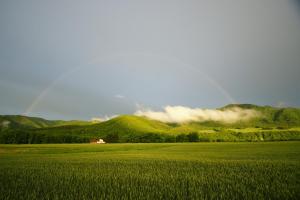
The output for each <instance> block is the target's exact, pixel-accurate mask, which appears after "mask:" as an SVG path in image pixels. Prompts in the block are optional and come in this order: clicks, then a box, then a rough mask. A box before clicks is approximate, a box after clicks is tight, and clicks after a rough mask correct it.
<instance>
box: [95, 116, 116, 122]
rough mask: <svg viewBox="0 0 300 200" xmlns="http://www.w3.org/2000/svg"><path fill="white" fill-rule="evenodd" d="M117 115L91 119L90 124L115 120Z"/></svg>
mask: <svg viewBox="0 0 300 200" xmlns="http://www.w3.org/2000/svg"><path fill="white" fill-rule="evenodd" d="M118 116H119V115H112V116H107V115H105V116H104V117H93V118H92V119H91V121H92V122H105V121H108V120H110V119H112V118H115V117H118Z"/></svg>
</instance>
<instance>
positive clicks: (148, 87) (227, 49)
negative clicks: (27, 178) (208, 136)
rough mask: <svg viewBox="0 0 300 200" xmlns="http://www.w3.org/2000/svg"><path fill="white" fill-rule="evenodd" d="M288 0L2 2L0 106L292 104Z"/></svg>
mask: <svg viewBox="0 0 300 200" xmlns="http://www.w3.org/2000/svg"><path fill="white" fill-rule="evenodd" d="M299 8H300V6H299V4H297V1H296V0H294V1H293V0H219V1H217V0H206V1H204V0H194V1H191V0H185V1H181V0H180V1H176V0H170V1H165V0H158V1H156V0H151V1H142V0H136V1H127V0H120V1H115V0H112V1H100V0H95V1H92V0H89V1H86V0H51V1H50V0H26V1H23V0H1V1H0V93H1V96H0V113H1V114H22V113H26V114H28V115H32V116H40V117H45V118H50V119H54V118H59V119H90V118H91V117H101V116H102V117H103V116H105V115H108V116H110V115H114V114H124V113H125V114H126V113H133V112H134V111H135V110H136V109H137V107H139V106H144V107H149V108H153V109H160V108H161V107H163V106H166V105H182V106H188V107H204V108H215V107H221V106H223V105H226V104H228V103H231V102H233V101H234V102H239V103H253V104H259V105H266V104H268V105H285V106H300V92H299V91H300V84H299V75H300V10H299Z"/></svg>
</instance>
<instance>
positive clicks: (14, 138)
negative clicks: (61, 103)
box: [0, 104, 300, 144]
mask: <svg viewBox="0 0 300 200" xmlns="http://www.w3.org/2000/svg"><path fill="white" fill-rule="evenodd" d="M232 108H239V109H251V110H255V111H257V112H258V113H260V114H259V115H257V116H255V117H253V118H251V119H249V120H246V121H245V120H240V121H236V122H234V123H224V122H218V121H201V122H200V121H199V122H197V121H194V122H185V123H181V124H179V123H163V122H160V121H156V120H151V119H148V118H146V117H141V116H134V115H122V116H119V117H116V118H113V119H111V120H108V121H104V122H99V123H93V122H87V121H75V120H74V121H62V120H45V119H42V118H36V117H26V116H19V115H3V116H0V143H16V144H24V143H25V144H26V143H88V142H91V141H95V140H98V139H100V138H102V139H104V141H105V142H108V143H115V142H204V141H205V142H210V141H212V142H222V141H281V140H282V141H287V140H300V109H298V108H275V107H271V106H256V105H251V104H230V105H227V106H225V107H223V108H220V109H218V110H221V111H222V110H227V109H232Z"/></svg>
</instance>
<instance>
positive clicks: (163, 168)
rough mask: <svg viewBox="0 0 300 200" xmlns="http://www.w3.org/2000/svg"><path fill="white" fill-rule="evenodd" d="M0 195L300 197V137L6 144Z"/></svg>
mask: <svg viewBox="0 0 300 200" xmlns="http://www.w3.org/2000/svg"><path fill="white" fill-rule="evenodd" d="M0 199H300V142H296V141H295V142H256V143H247V142H242V143H237V142H236V143H172V144H166V143H163V144H105V145H96V144H55V145H54V144H53V145H52V144H44V145H0Z"/></svg>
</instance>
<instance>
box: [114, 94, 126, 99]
mask: <svg viewBox="0 0 300 200" xmlns="http://www.w3.org/2000/svg"><path fill="white" fill-rule="evenodd" d="M115 98H118V99H124V98H125V96H123V95H121V94H116V95H115Z"/></svg>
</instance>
